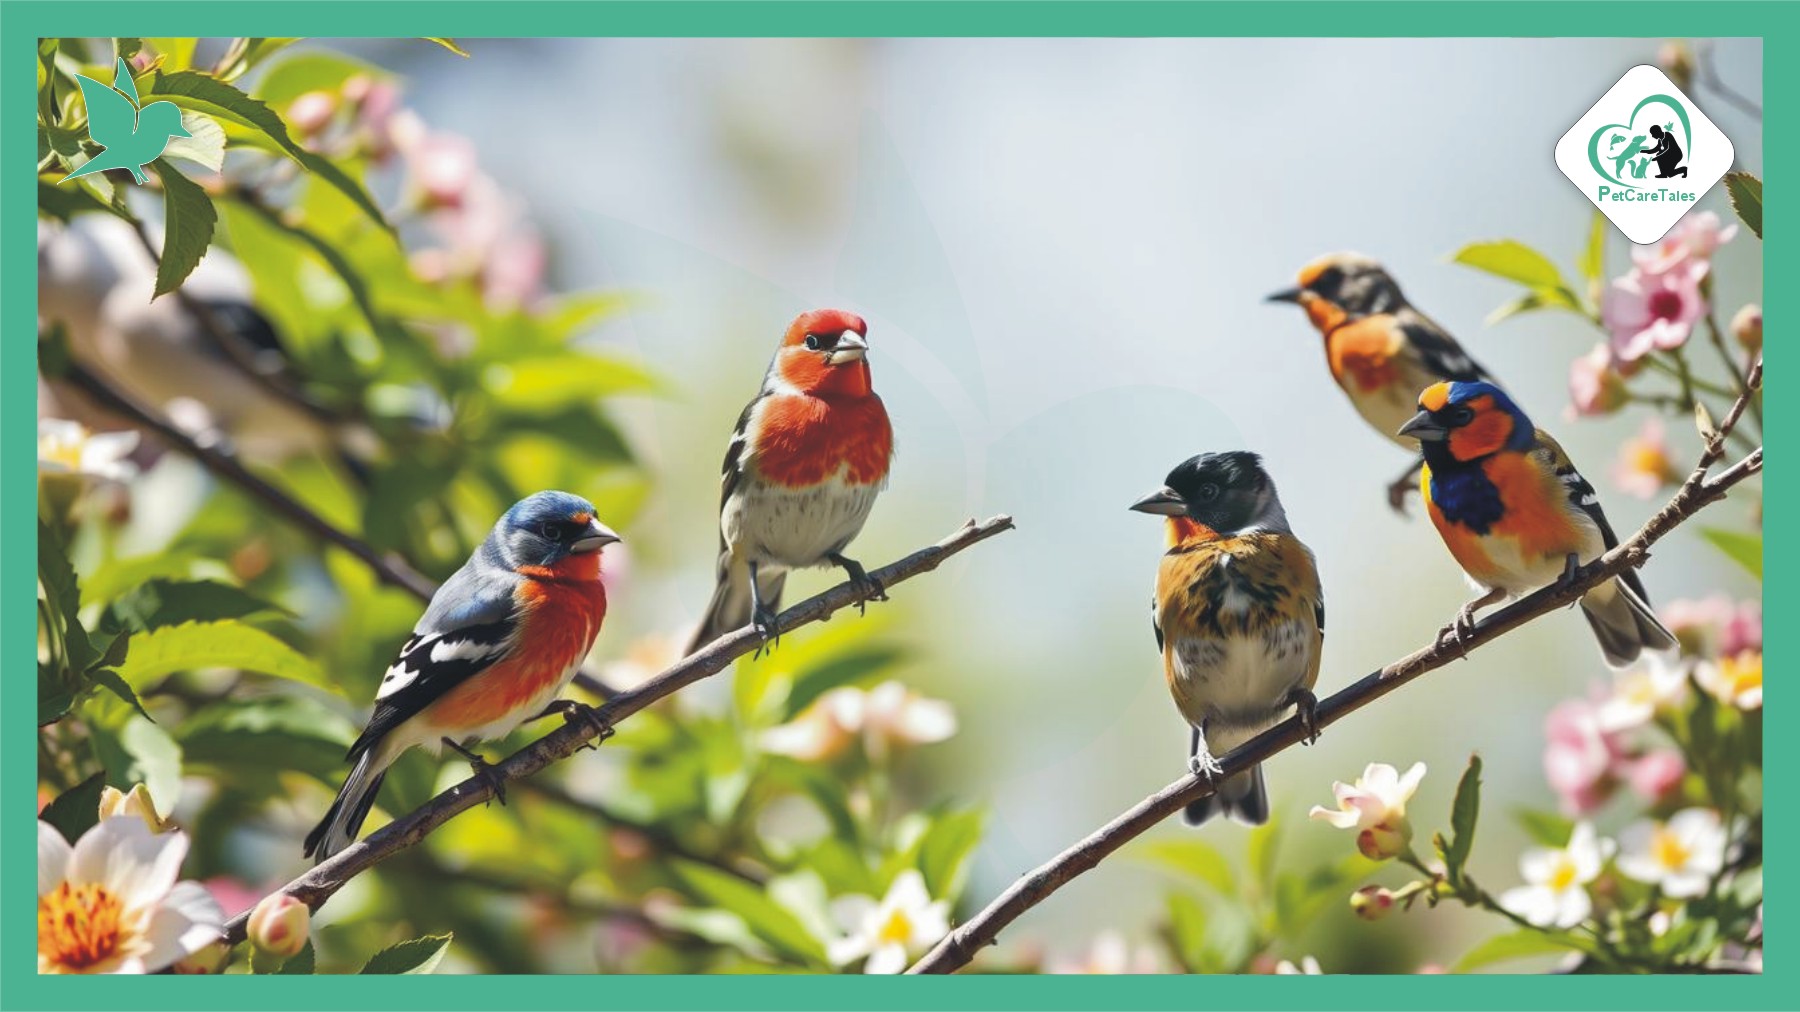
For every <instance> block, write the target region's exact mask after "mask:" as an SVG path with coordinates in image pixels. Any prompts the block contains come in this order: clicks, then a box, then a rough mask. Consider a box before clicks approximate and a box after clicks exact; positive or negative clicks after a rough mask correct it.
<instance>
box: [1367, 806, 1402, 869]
mask: <svg viewBox="0 0 1800 1012" xmlns="http://www.w3.org/2000/svg"><path fill="white" fill-rule="evenodd" d="M1410 843H1412V823H1411V822H1408V821H1407V820H1406V817H1405V816H1401V817H1400V818H1397V819H1388V820H1386V821H1383V822H1377V823H1376V824H1375V825H1373V826H1370V827H1368V828H1367V829H1364V830H1362V831H1361V832H1359V833H1357V834H1356V849H1357V850H1360V851H1362V855H1363V856H1364V857H1366V858H1368V859H1369V860H1371V861H1386V860H1388V859H1389V858H1394V857H1399V856H1400V855H1401V854H1404V853H1406V847H1407V845H1408V844H1410Z"/></svg>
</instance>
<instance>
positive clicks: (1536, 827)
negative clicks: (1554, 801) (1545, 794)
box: [1513, 808, 1575, 847]
mask: <svg viewBox="0 0 1800 1012" xmlns="http://www.w3.org/2000/svg"><path fill="white" fill-rule="evenodd" d="M1513 818H1514V819H1515V820H1517V821H1518V823H1519V825H1520V826H1523V827H1524V829H1525V832H1526V834H1527V835H1528V836H1530V837H1531V838H1532V840H1534V841H1536V842H1537V843H1538V844H1539V845H1540V846H1544V847H1567V846H1568V845H1569V837H1570V836H1572V835H1574V833H1575V821H1574V820H1573V819H1566V818H1564V817H1562V816H1560V815H1556V814H1554V813H1551V812H1540V811H1538V810H1537V809H1535V808H1515V809H1513Z"/></svg>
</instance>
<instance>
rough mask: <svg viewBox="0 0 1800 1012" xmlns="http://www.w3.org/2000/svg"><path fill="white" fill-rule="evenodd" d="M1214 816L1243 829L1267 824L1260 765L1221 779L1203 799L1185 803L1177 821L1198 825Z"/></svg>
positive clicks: (1266, 788) (1266, 798) (1265, 790)
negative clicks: (1239, 824)
mask: <svg viewBox="0 0 1800 1012" xmlns="http://www.w3.org/2000/svg"><path fill="white" fill-rule="evenodd" d="M1215 815H1225V816H1228V817H1230V818H1231V820H1232V821H1233V822H1240V823H1243V824H1244V825H1246V826H1260V825H1262V824H1263V823H1265V822H1268V821H1269V785H1268V783H1267V782H1265V781H1264V780H1263V768H1262V763H1257V764H1256V765H1255V766H1252V767H1250V768H1249V769H1248V770H1245V771H1244V772H1242V773H1239V774H1237V775H1236V776H1234V777H1231V778H1229V779H1227V780H1225V781H1224V782H1223V783H1221V784H1219V789H1218V790H1216V791H1214V792H1213V793H1211V794H1209V795H1207V796H1206V797H1204V798H1201V799H1200V800H1198V801H1192V802H1189V803H1188V806H1187V807H1186V808H1184V809H1182V810H1181V821H1182V822H1184V823H1186V824H1187V825H1190V826H1198V825H1200V824H1201V823H1203V822H1205V821H1207V820H1208V819H1211V818H1212V817H1213V816H1215Z"/></svg>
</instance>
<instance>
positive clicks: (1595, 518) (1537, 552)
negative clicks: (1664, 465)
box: [1400, 383, 1675, 667]
mask: <svg viewBox="0 0 1800 1012" xmlns="http://www.w3.org/2000/svg"><path fill="white" fill-rule="evenodd" d="M1418 408H1419V410H1418V414H1416V415H1414V416H1413V417H1412V419H1411V420H1410V421H1408V422H1407V423H1406V424H1405V425H1403V426H1401V428H1400V431H1401V432H1403V433H1405V434H1407V435H1409V436H1412V437H1414V438H1415V439H1418V440H1419V441H1420V442H1421V443H1422V444H1423V446H1424V451H1425V470H1424V472H1423V474H1422V475H1421V477H1420V482H1419V484H1420V488H1421V491H1422V492H1423V493H1424V496H1425V510H1426V512H1427V513H1429V514H1430V516H1431V522H1432V524H1434V525H1435V526H1436V527H1437V529H1438V533H1439V534H1441V535H1443V538H1444V544H1445V545H1446V546H1448V547H1449V549H1450V554H1451V555H1453V556H1455V557H1456V561H1457V563H1458V564H1460V565H1461V566H1462V568H1463V572H1465V573H1467V574H1468V575H1469V579H1471V580H1473V581H1474V582H1475V584H1476V585H1477V586H1479V587H1480V588H1482V589H1483V590H1484V591H1485V593H1484V594H1483V595H1482V596H1481V597H1479V598H1476V599H1475V600H1473V601H1470V602H1469V603H1468V604H1466V605H1464V606H1463V608H1462V611H1461V612H1460V613H1459V614H1458V616H1457V619H1456V622H1455V623H1453V624H1452V625H1451V626H1450V627H1448V628H1447V629H1446V630H1445V631H1446V632H1448V633H1452V634H1454V635H1455V636H1456V637H1457V639H1458V640H1460V639H1461V637H1462V636H1463V635H1465V634H1466V633H1467V632H1469V631H1470V630H1471V629H1473V628H1474V624H1475V613H1476V611H1478V610H1479V609H1481V608H1485V607H1487V606H1488V605H1491V604H1495V603H1498V602H1500V601H1502V600H1505V599H1507V598H1509V597H1519V596H1522V595H1524V594H1527V593H1530V592H1531V591H1533V590H1536V589H1538V588H1539V587H1543V586H1547V585H1549V584H1551V583H1554V582H1557V581H1559V580H1565V579H1568V578H1570V577H1572V576H1573V575H1574V573H1575V571H1576V570H1577V569H1578V568H1579V567H1580V566H1582V565H1583V564H1585V563H1589V562H1592V561H1594V560H1595V559H1597V558H1599V557H1600V556H1601V555H1603V554H1605V552H1606V551H1607V550H1608V549H1610V548H1612V547H1614V546H1615V545H1617V544H1618V543H1619V539H1618V536H1617V535H1615V534H1614V533H1613V529H1612V525H1611V524H1609V523H1607V522H1606V514H1605V513H1603V512H1601V511H1600V499H1599V497H1598V496H1596V495H1595V494H1594V486H1592V485H1590V484H1588V481H1587V479H1586V478H1583V477H1582V476H1581V474H1580V472H1578V471H1576V470H1575V465H1574V464H1572V463H1570V462H1569V457H1568V455H1567V454H1565V453H1563V449H1562V447H1560V446H1558V445H1557V444H1556V440H1554V439H1551V438H1550V436H1549V434H1548V433H1546V432H1544V431H1543V430H1542V429H1539V428H1537V427H1535V426H1533V425H1532V424H1531V419H1529V418H1527V417H1526V416H1525V412H1523V411H1521V410H1519V407H1518V405H1516V404H1514V403H1513V402H1512V399H1511V398H1509V397H1507V396H1506V394H1505V393H1504V392H1502V391H1501V389H1500V388H1499V387H1497V386H1494V385H1493V384H1492V383H1435V384H1433V385H1431V386H1429V387H1427V388H1426V389H1425V392H1424V393H1421V394H1420V395H1419V404H1418ZM1581 611H1582V614H1584V615H1586V616H1587V620H1588V624H1589V625H1590V626H1592V627H1593V629H1594V637H1595V638H1596V639H1598V640H1599V641H1600V651H1601V653H1603V654H1605V655H1606V662H1607V663H1608V664H1611V665H1612V666H1613V667H1624V666H1625V665H1627V664H1630V663H1631V662H1632V661H1635V660H1636V659H1637V657H1638V654H1640V653H1641V652H1643V651H1644V650H1645V649H1650V650H1667V649H1669V648H1671V647H1674V646H1675V636H1674V634H1672V633H1670V632H1669V630H1668V629H1667V628H1666V627H1664V626H1663V624H1662V622H1660V621H1658V620H1657V617H1656V612H1655V611H1653V610H1652V609H1651V607H1650V596H1649V594H1647V593H1646V592H1645V591H1644V584H1643V582H1642V581H1641V580H1639V579H1638V575H1637V573H1636V571H1634V570H1626V571H1625V572H1624V573H1623V574H1622V575H1620V576H1618V577H1615V578H1614V579H1611V580H1608V581H1607V582H1605V583H1603V584H1601V585H1600V586H1598V587H1595V588H1594V589H1593V590H1590V591H1588V592H1587V593H1586V594H1585V595H1583V596H1582V598H1581Z"/></svg>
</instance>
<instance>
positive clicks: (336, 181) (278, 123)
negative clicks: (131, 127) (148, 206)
mask: <svg viewBox="0 0 1800 1012" xmlns="http://www.w3.org/2000/svg"><path fill="white" fill-rule="evenodd" d="M147 94H149V95H154V96H155V97H157V98H164V99H168V100H169V101H171V102H173V103H175V104H176V105H178V106H181V107H182V108H185V109H192V110H194V111H196V112H203V113H205V114H207V115H208V116H215V117H218V118H219V119H223V120H226V121H229V122H232V123H236V124H238V125H240V126H246V127H250V128H251V129H254V130H259V131H261V132H262V133H263V134H264V135H265V136H267V137H268V138H269V139H270V140H272V141H274V142H275V144H276V146H277V147H278V148H280V150H281V152H282V153H283V154H285V155H287V156H288V157H289V158H292V159H293V160H294V161H295V162H297V163H299V164H300V166H301V167H302V168H304V169H306V170H307V171H308V172H311V173H312V174H314V175H316V176H318V177H319V178H321V179H323V180H325V181H326V182H327V183H329V184H331V185H332V186H334V187H336V188H337V189H338V190H339V191H340V192H342V193H343V194H344V196H346V197H348V198H350V201H351V202H352V203H354V204H355V205H356V206H357V207H358V208H359V209H361V210H362V212H363V213H364V214H366V215H368V216H369V218H370V220H372V221H374V222H375V223H376V224H378V225H380V226H381V227H382V228H384V229H387V230H389V231H392V230H393V226H391V225H389V224H388V220H387V218H386V217H385V216H383V215H382V213H381V208H379V207H377V206H376V205H375V201H374V198H372V197H370V196H369V193H368V191H367V190H365V189H363V186H362V184H361V183H358V182H357V181H355V180H354V179H351V178H350V177H349V176H347V175H345V174H344V171H343V170H342V169H340V168H338V167H337V166H336V165H333V164H332V163H331V162H329V161H326V160H325V159H324V158H321V157H320V156H319V155H317V154H314V153H313V152H311V151H308V150H306V149H305V148H303V147H301V146H300V145H299V144H297V143H296V142H295V141H294V139H293V137H291V136H289V135H288V129H287V124H286V123H284V122H282V119H281V117H280V116H279V115H277V114H276V112H275V110H273V109H271V108H269V107H268V106H266V105H264V104H263V103H262V102H260V101H257V100H256V99H254V98H251V97H250V96H249V95H246V94H244V93H243V92H241V91H239V90H237V89H236V88H234V87H232V86H231V85H229V84H226V83H225V82H223V81H220V80H218V79H216V78H214V77H212V76H210V75H207V74H201V73H196V72H194V71H180V72H177V73H174V74H163V73H158V74H157V75H156V76H155V78H154V79H152V81H151V82H150V87H149V89H148V92H147Z"/></svg>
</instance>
